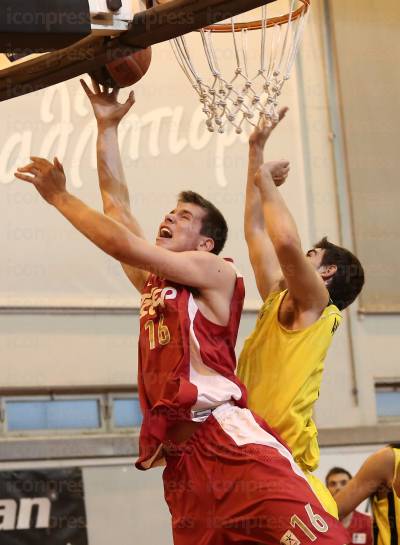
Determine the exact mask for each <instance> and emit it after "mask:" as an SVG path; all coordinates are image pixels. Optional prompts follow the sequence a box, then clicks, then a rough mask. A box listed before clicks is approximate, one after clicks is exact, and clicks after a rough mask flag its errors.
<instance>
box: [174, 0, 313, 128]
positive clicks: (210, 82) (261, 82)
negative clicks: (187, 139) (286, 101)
mask: <svg viewBox="0 0 400 545" xmlns="http://www.w3.org/2000/svg"><path fill="white" fill-rule="evenodd" d="M299 3H300V6H302V7H303V8H304V9H300V14H299ZM307 8H308V2H304V1H302V2H299V1H298V0H291V2H290V12H289V15H288V17H287V18H286V21H285V22H282V20H279V19H278V18H271V19H269V9H270V8H269V6H268V5H265V6H262V8H260V10H261V19H260V22H261V24H260V25H258V26H259V29H258V30H249V29H248V28H240V30H238V27H239V26H240V27H241V26H242V25H241V24H240V25H239V23H238V22H237V20H235V19H232V20H231V21H230V22H229V25H230V30H231V31H230V32H227V33H223V34H222V33H220V32H218V30H216V29H215V28H214V29H213V30H211V29H202V30H200V31H199V33H198V36H199V38H200V41H201V48H200V47H196V46H193V43H191V42H190V40H189V39H188V37H185V36H180V37H179V38H176V39H174V40H172V41H171V46H172V49H173V52H174V54H175V57H176V59H177V61H178V63H179V65H180V66H181V68H182V70H183V72H184V73H185V75H186V76H187V78H188V79H189V81H190V83H191V85H192V87H193V89H194V90H195V91H196V93H197V94H198V96H199V99H200V102H201V104H202V109H203V112H204V114H205V116H206V124H207V128H208V130H209V131H211V132H215V131H217V132H220V133H223V132H224V131H225V128H226V126H227V124H231V125H233V126H234V127H235V129H236V132H237V133H241V132H242V130H243V125H244V124H245V123H250V124H251V125H256V124H258V122H259V120H260V119H261V117H265V118H267V120H274V119H276V118H277V115H278V106H279V97H280V95H281V92H282V87H283V85H284V83H285V81H287V80H288V79H289V77H290V73H291V70H292V67H293V64H294V62H295V59H296V55H297V51H298V48H299V45H300V41H301V37H302V34H303V30H304V26H305V21H306V18H307V14H308V9H307ZM274 21H276V22H274ZM225 27H226V23H225ZM250 35H251V36H250ZM257 38H258V39H257ZM218 40H220V41H221V40H223V41H224V45H222V46H221V43H219V44H217V43H216V42H217V41H218ZM230 44H232V47H230ZM227 46H229V47H230V50H231V52H232V59H231V60H232V61H233V62H231V63H230V66H227V64H228V63H227V62H226V57H227V55H226V52H227ZM199 51H201V55H202V56H203V59H200V58H199ZM204 54H205V60H206V63H204Z"/></svg>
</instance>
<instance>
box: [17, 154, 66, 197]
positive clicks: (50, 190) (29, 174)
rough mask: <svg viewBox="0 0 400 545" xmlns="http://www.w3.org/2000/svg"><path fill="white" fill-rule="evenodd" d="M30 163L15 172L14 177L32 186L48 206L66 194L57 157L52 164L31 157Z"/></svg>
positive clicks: (62, 173) (62, 174)
mask: <svg viewBox="0 0 400 545" xmlns="http://www.w3.org/2000/svg"><path fill="white" fill-rule="evenodd" d="M30 159H31V161H32V162H31V163H29V164H28V165H26V166H24V167H21V168H19V169H18V170H17V172H15V177H16V178H18V179H19V180H23V181H24V182H29V183H31V184H33V185H34V186H35V187H36V189H37V191H38V192H39V193H40V195H41V196H42V197H43V198H44V200H45V201H47V202H48V203H50V204H54V203H55V201H56V199H57V197H59V196H60V195H62V194H63V193H66V179H65V173H64V168H63V166H62V164H61V163H60V161H59V160H58V159H57V157H55V158H54V163H51V162H50V161H48V160H47V159H43V158H41V157H31V158H30Z"/></svg>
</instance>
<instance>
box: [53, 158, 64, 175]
mask: <svg viewBox="0 0 400 545" xmlns="http://www.w3.org/2000/svg"><path fill="white" fill-rule="evenodd" d="M54 166H55V167H56V168H58V170H60V171H61V172H62V173H63V174H65V173H64V167H63V166H62V164H61V163H60V161H59V160H58V158H57V157H54Z"/></svg>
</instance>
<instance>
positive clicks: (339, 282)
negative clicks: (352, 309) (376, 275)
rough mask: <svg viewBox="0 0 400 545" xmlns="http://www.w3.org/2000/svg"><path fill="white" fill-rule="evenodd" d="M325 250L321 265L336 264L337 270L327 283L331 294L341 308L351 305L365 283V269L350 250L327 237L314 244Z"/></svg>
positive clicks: (315, 246)
mask: <svg viewBox="0 0 400 545" xmlns="http://www.w3.org/2000/svg"><path fill="white" fill-rule="evenodd" d="M314 248H321V249H322V250H325V253H324V257H323V259H322V262H321V265H336V267H337V271H336V273H335V275H334V276H333V277H332V278H331V280H330V282H329V283H328V285H327V288H328V291H329V295H330V297H331V299H332V301H333V302H334V304H335V305H336V306H337V307H338V308H339V309H340V310H342V309H344V308H346V307H348V306H349V305H351V303H352V302H353V301H354V299H355V298H356V297H357V295H358V294H359V293H360V291H361V289H362V287H363V285H364V269H363V268H362V265H361V263H360V261H359V260H358V259H357V258H356V256H355V255H353V254H352V253H351V252H349V250H346V249H345V248H341V247H340V246H336V244H332V242H329V241H328V238H327V237H324V238H323V239H322V240H320V241H319V242H317V244H314Z"/></svg>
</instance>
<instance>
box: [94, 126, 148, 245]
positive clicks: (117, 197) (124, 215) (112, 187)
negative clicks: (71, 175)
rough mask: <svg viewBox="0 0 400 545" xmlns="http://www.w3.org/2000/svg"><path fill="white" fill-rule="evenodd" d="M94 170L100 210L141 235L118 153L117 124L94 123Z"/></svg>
mask: <svg viewBox="0 0 400 545" xmlns="http://www.w3.org/2000/svg"><path fill="white" fill-rule="evenodd" d="M97 170H98V174H99V184H100V192H101V197H102V201H103V210H104V213H105V214H106V215H107V216H109V217H111V218H113V219H114V220H116V221H118V222H119V223H122V224H123V225H125V227H127V228H128V229H129V230H130V231H131V232H132V233H134V234H135V235H137V236H139V237H141V238H144V234H143V231H142V229H141V227H140V225H139V223H138V221H137V220H136V218H135V217H134V216H133V215H132V213H131V205H130V199H129V191H128V186H127V184H126V179H125V174H124V169H123V166H122V160H121V153H120V150H119V145H118V125H117V124H113V125H111V126H101V125H99V126H98V136H97Z"/></svg>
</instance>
